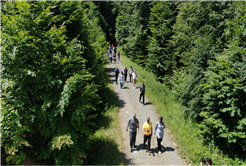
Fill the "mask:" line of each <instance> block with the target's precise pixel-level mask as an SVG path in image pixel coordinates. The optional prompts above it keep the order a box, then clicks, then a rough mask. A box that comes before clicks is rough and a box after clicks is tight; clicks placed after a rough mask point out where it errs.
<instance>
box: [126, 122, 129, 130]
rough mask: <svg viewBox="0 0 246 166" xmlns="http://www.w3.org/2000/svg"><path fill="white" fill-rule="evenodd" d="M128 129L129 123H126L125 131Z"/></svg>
mask: <svg viewBox="0 0 246 166" xmlns="http://www.w3.org/2000/svg"><path fill="white" fill-rule="evenodd" d="M128 127H129V122H128V123H127V126H126V131H128Z"/></svg>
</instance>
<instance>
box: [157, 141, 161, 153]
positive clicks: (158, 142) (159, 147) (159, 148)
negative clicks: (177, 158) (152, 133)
mask: <svg viewBox="0 0 246 166" xmlns="http://www.w3.org/2000/svg"><path fill="white" fill-rule="evenodd" d="M157 145H158V150H159V151H161V138H157Z"/></svg>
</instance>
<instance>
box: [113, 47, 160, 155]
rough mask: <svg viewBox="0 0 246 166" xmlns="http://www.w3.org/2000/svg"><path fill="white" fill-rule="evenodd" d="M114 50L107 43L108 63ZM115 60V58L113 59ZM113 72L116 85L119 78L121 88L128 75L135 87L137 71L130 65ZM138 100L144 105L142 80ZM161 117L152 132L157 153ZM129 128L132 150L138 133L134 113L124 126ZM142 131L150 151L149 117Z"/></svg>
mask: <svg viewBox="0 0 246 166" xmlns="http://www.w3.org/2000/svg"><path fill="white" fill-rule="evenodd" d="M110 50H112V51H113V55H112V56H111V54H110ZM114 51H115V52H116V49H114V45H112V46H111V44H109V49H108V56H109V61H110V63H112V57H115V58H114V59H116V55H115V54H114V53H115V52H114ZM119 58H120V53H119V52H118V60H119ZM115 61H116V60H115ZM114 73H115V82H116V85H118V78H119V82H120V87H121V88H123V85H124V83H126V82H127V76H128V75H129V81H130V82H132V83H133V89H136V82H137V72H136V70H134V69H133V68H132V66H130V68H129V69H127V67H125V68H124V70H123V71H120V70H119V68H118V67H116V69H115V70H114ZM139 94H140V95H139V102H141V99H142V98H143V102H142V104H143V105H144V103H145V102H144V94H145V85H144V82H142V84H141V85H140V87H139ZM162 120H163V118H162V116H160V117H159V121H158V122H157V123H156V125H155V130H154V134H155V135H156V137H157V144H158V151H159V152H158V153H159V154H160V153H161V141H162V139H163V136H164V128H165V124H164V122H163V121H162ZM128 129H129V136H130V151H131V152H132V151H133V148H136V145H135V143H136V136H137V133H139V121H138V118H137V117H136V114H135V113H134V114H133V115H132V117H131V118H130V119H129V121H128V124H127V127H126V131H128ZM143 133H144V138H143V144H144V146H146V142H148V146H147V151H146V152H149V153H150V142H151V137H152V133H153V130H152V123H151V122H150V117H147V118H146V122H145V123H144V124H143Z"/></svg>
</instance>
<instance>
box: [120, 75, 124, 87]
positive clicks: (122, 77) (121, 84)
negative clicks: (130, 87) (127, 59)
mask: <svg viewBox="0 0 246 166" xmlns="http://www.w3.org/2000/svg"><path fill="white" fill-rule="evenodd" d="M123 85H124V74H123V71H121V73H120V88H122V87H123Z"/></svg>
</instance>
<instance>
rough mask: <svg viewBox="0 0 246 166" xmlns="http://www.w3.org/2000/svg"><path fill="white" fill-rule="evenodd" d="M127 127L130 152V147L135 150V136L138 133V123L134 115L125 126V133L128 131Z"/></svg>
mask: <svg viewBox="0 0 246 166" xmlns="http://www.w3.org/2000/svg"><path fill="white" fill-rule="evenodd" d="M128 127H129V136H130V149H131V152H132V146H133V147H134V148H136V145H135V143H136V135H137V132H138V133H139V121H138V118H137V117H136V114H135V113H134V114H133V116H132V117H131V118H130V119H129V121H128V124H127V126H126V131H128Z"/></svg>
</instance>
